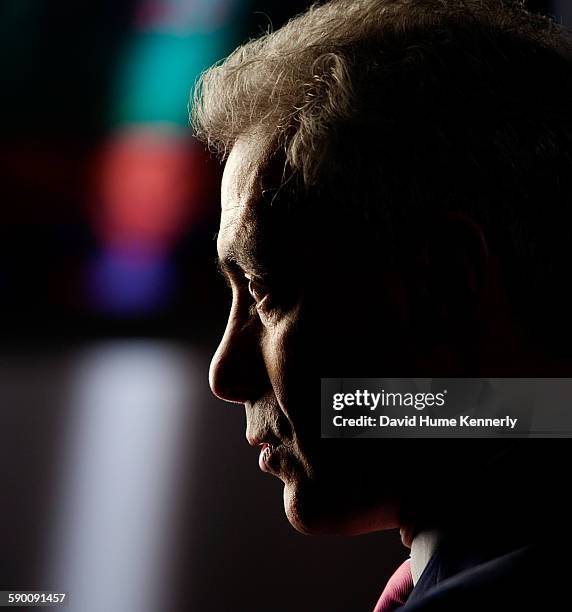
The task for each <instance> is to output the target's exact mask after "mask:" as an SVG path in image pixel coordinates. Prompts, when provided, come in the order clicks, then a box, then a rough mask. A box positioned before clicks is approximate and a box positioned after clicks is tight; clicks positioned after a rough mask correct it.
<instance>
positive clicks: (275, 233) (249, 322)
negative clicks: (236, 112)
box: [210, 140, 397, 533]
mask: <svg viewBox="0 0 572 612" xmlns="http://www.w3.org/2000/svg"><path fill="white" fill-rule="evenodd" d="M270 161H271V160H270V159H269V156H268V155H267V154H266V148H265V147H264V146H261V145H260V143H258V142H257V141H255V140H250V141H246V140H242V141H239V142H238V143H237V144H236V145H235V146H234V148H233V149H232V151H231V153H230V156H229V158H228V161H227V164H226V167H225V171H224V176H223V181H222V194H221V198H222V201H221V206H222V214H221V223H220V231H219V235H218V242H217V249H218V255H219V260H220V265H221V267H222V270H223V272H224V274H225V276H226V277H227V279H228V281H229V285H230V287H231V290H232V306H231V310H230V315H229V320H228V324H227V328H226V331H225V334H224V337H223V339H222V341H221V343H220V346H219V347H218V350H217V352H216V354H215V356H214V358H213V360H212V363H211V370H210V381H211V387H212V389H213V391H214V393H215V394H216V395H217V396H219V397H220V398H222V399H224V400H227V401H230V402H236V403H241V404H244V407H245V410H246V423H247V425H246V437H247V439H248V442H249V443H250V444H251V445H253V446H257V447H259V448H260V451H261V452H260V457H259V465H260V468H261V469H262V470H263V471H265V472H269V473H271V474H274V475H275V476H277V477H278V478H280V479H281V480H282V481H283V483H284V506H285V511H286V514H287V516H288V518H289V520H290V522H291V523H292V524H293V525H294V526H295V527H296V528H297V529H299V530H300V531H303V532H308V533H319V532H348V533H355V532H360V531H368V530H370V529H376V528H381V527H385V528H387V527H393V526H396V525H397V516H396V505H395V503H394V499H395V491H394V488H395V482H394V478H393V476H392V474H393V470H392V467H393V465H392V464H390V463H389V461H390V457H391V459H392V463H393V464H394V462H395V455H394V453H393V452H392V453H391V454H390V453H389V452H387V451H385V452H384V450H383V448H380V446H379V445H375V448H373V445H371V444H368V443H367V442H370V441H363V440H361V441H354V440H345V441H338V440H321V439H320V408H319V384H320V380H319V378H320V376H324V375H326V374H321V370H322V368H324V367H326V368H327V367H332V365H334V366H335V367H339V368H340V370H339V372H342V371H343V369H344V367H347V364H348V363H354V364H355V362H356V360H358V361H359V360H360V359H362V358H364V359H367V357H368V355H367V351H365V353H366V354H365V355H364V354H363V351H362V353H356V352H355V350H353V349H355V348H357V346H358V345H360V343H363V341H364V334H366V335H367V330H368V328H370V326H371V323H372V321H371V320H367V319H368V317H367V315H366V320H365V321H364V320H363V318H364V313H367V312H369V308H368V307H367V305H364V304H363V300H364V298H367V297H368V294H367V288H364V293H362V291H361V290H360V288H359V287H355V285H354V281H355V282H358V283H359V282H360V280H359V273H358V272H357V271H356V274H355V278H349V279H348V277H347V274H349V273H351V272H348V271H349V270H350V271H351V269H352V267H353V266H352V259H351V257H352V253H351V252H348V253H344V249H343V248H340V247H343V245H341V244H340V243H339V239H340V236H339V235H337V236H336V235H328V236H325V237H324V236H320V235H319V231H320V227H318V226H317V225H316V224H318V225H320V226H323V227H326V226H328V223H325V224H321V220H320V219H319V218H316V216H315V215H314V216H311V215H307V216H306V219H305V220H303V221H301V217H300V216H298V215H295V214H293V213H292V212H291V211H290V210H287V209H288V207H287V206H286V207H285V206H284V205H283V203H280V204H278V203H275V202H273V201H272V200H271V198H268V197H266V196H267V182H268V180H269V179H268V175H269V167H270V165H271V164H269V162H270ZM318 217H319V216H318ZM322 221H323V219H322ZM302 223H304V224H305V225H304V226H302ZM323 231H325V230H323ZM334 233H335V232H334ZM328 234H331V232H329V231H328ZM308 236H310V237H312V240H310V239H309V238H308ZM328 245H330V246H331V247H333V251H334V252H332V251H330V248H329V247H328ZM336 245H337V247H336ZM336 253H340V254H343V263H342V261H341V260H340V261H338V256H337V255H336ZM356 279H357V280H356ZM369 297H370V298H371V295H369ZM378 312H380V313H381V312H382V309H381V306H379V308H378ZM388 327H391V326H389V325H388ZM369 339H370V340H372V341H373V336H371V334H370V335H369ZM358 340H359V341H358ZM362 348H363V347H362ZM385 348H386V350H385V353H386V358H387V357H390V356H391V351H390V350H387V347H385ZM374 350H375V353H377V354H379V353H380V352H384V347H378V346H375V347H374ZM378 361H379V360H378ZM381 361H383V360H381ZM336 375H337V374H336ZM352 442H356V443H357V444H352ZM364 442H365V443H364ZM337 443H339V444H337ZM384 455H385V460H387V464H385V465H384Z"/></svg>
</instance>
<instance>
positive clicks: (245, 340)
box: [209, 317, 268, 404]
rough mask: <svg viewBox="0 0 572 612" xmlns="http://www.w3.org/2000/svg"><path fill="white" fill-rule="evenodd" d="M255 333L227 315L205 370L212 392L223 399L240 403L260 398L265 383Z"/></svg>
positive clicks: (260, 354)
mask: <svg viewBox="0 0 572 612" xmlns="http://www.w3.org/2000/svg"><path fill="white" fill-rule="evenodd" d="M267 380H268V377H267V374H266V368H265V366H264V359H263V357H262V353H261V350H260V345H259V339H258V334H257V333H256V330H254V329H252V328H251V327H250V326H248V327H244V326H242V325H240V323H239V322H235V321H234V320H233V318H232V317H231V318H230V319H229V322H228V324H227V326H226V330H225V332H224V335H223V337H222V340H221V342H220V344H219V346H218V348H217V350H216V352H215V354H214V355H213V358H212V360H211V365H210V369H209V383H210V387H211V390H212V392H213V393H214V394H215V395H216V396H217V397H218V398H220V399H222V400H225V401H227V402H235V403H239V404H243V403H245V402H247V401H252V400H255V399H257V398H258V397H260V396H261V395H262V394H263V393H264V391H265V389H264V387H265V385H266V384H267Z"/></svg>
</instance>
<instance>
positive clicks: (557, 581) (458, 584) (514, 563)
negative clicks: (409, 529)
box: [402, 545, 567, 612]
mask: <svg viewBox="0 0 572 612" xmlns="http://www.w3.org/2000/svg"><path fill="white" fill-rule="evenodd" d="M566 567H567V564H566V563H565V561H564V559H563V558H562V555H561V554H560V552H559V551H557V549H556V548H555V547H553V546H545V545H530V546H525V547H523V548H520V549H518V550H514V551H512V552H510V553H507V554H504V555H502V556H499V557H497V558H494V559H491V560H489V561H486V562H484V563H480V564H478V565H476V566H474V567H471V568H470V569H466V570H464V571H462V572H460V573H458V574H456V575H454V576H452V577H450V578H447V579H445V580H443V581H440V582H438V583H437V584H436V585H435V586H433V587H432V588H430V589H428V590H427V591H426V592H425V593H423V596H422V597H417V598H412V601H411V602H410V603H408V604H407V605H405V606H404V607H403V608H402V610H403V612H433V611H435V612H437V611H438V612H448V611H451V612H452V611H453V610H455V611H463V612H473V611H474V612H476V611H477V610H479V611H482V610H487V611H491V610H517V609H520V608H521V607H522V608H523V609H534V608H535V607H536V606H537V605H538V606H540V605H542V606H546V605H547V604H551V603H554V604H558V603H560V604H562V602H563V601H564V594H565V591H566V581H565V579H564V578H565V573H566Z"/></svg>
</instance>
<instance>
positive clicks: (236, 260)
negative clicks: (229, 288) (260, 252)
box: [216, 249, 267, 282]
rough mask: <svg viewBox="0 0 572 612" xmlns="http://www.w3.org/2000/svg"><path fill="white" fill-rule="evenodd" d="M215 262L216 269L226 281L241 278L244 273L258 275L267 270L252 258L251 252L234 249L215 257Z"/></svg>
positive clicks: (264, 273)
mask: <svg viewBox="0 0 572 612" xmlns="http://www.w3.org/2000/svg"><path fill="white" fill-rule="evenodd" d="M216 264H217V268H218V271H219V272H220V273H221V274H222V275H223V277H224V278H225V279H226V281H227V282H228V281H230V279H231V278H242V277H243V276H245V275H246V274H253V275H255V276H260V277H263V276H266V274H267V271H266V270H265V269H264V268H263V266H262V265H261V264H260V262H258V261H257V260H256V259H255V258H254V256H253V254H252V253H248V252H244V253H242V252H241V253H238V252H236V251H235V250H234V249H231V250H229V251H228V252H226V253H225V254H224V255H223V256H222V257H217V260H216Z"/></svg>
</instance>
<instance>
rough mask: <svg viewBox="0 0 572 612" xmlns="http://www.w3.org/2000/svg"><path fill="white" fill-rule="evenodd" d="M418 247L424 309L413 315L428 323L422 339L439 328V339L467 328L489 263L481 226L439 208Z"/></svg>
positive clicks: (469, 219)
mask: <svg viewBox="0 0 572 612" xmlns="http://www.w3.org/2000/svg"><path fill="white" fill-rule="evenodd" d="M420 247H421V250H420V262H419V263H420V270H419V276H418V278H419V281H420V287H419V288H420V298H421V299H420V300H419V302H418V305H419V307H420V308H423V309H424V310H425V312H423V313H420V312H418V313H417V315H420V320H421V321H423V324H424V325H426V326H429V329H426V330H425V332H426V334H427V335H426V336H425V337H426V339H427V340H429V338H430V337H431V336H433V337H434V338H435V335H437V334H438V337H439V340H438V341H443V340H445V341H446V340H447V339H451V336H452V335H454V336H455V337H457V336H459V335H464V333H463V332H464V331H469V332H470V330H469V329H467V328H466V326H468V325H470V321H471V320H472V319H473V315H474V314H475V311H476V309H477V307H478V303H479V300H480V298H481V297H482V293H483V290H484V287H485V283H486V276H487V270H488V264H489V249H488V245H487V240H486V237H485V234H484V231H483V229H482V228H481V226H480V225H479V224H478V223H477V222H476V221H475V220H474V219H472V218H471V217H470V216H469V215H468V214H466V213H464V212H446V213H441V214H439V215H438V216H436V217H435V218H433V219H432V220H431V223H429V225H428V227H427V228H426V231H425V232H423V234H422V237H421V244H420ZM418 320H419V319H418ZM431 332H434V333H431ZM424 335H425V334H424Z"/></svg>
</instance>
